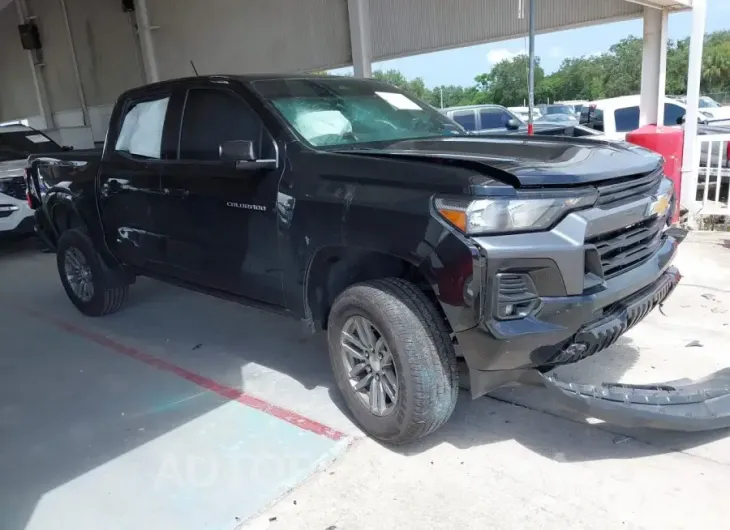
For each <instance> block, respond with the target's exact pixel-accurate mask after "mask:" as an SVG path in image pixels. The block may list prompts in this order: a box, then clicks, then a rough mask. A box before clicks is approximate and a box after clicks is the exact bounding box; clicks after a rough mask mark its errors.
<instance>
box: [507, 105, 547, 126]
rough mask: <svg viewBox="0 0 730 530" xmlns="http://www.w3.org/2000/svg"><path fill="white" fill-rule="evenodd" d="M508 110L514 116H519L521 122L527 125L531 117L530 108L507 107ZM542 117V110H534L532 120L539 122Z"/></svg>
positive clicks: (535, 108) (534, 108)
mask: <svg viewBox="0 0 730 530" xmlns="http://www.w3.org/2000/svg"><path fill="white" fill-rule="evenodd" d="M507 110H508V111H510V112H511V113H512V114H514V115H515V116H517V117H518V118H519V119H520V120H521V121H523V122H524V123H527V121H528V120H529V117H530V108H529V107H507ZM541 116H542V114H541V113H540V109H538V108H537V107H533V108H532V119H533V120H537V119H539V118H540V117H541Z"/></svg>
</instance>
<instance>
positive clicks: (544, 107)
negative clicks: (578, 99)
mask: <svg viewBox="0 0 730 530" xmlns="http://www.w3.org/2000/svg"><path fill="white" fill-rule="evenodd" d="M537 108H538V109H540V113H541V114H542V115H543V116H548V115H552V114H569V115H571V116H575V107H573V105H566V104H565V103H553V104H551V105H548V104H545V103H540V104H539V105H538V106H537Z"/></svg>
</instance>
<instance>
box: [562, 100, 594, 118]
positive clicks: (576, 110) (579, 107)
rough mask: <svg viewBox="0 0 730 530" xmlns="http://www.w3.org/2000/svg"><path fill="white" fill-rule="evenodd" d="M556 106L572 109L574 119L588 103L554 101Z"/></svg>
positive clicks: (583, 101) (582, 101)
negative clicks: (566, 106)
mask: <svg viewBox="0 0 730 530" xmlns="http://www.w3.org/2000/svg"><path fill="white" fill-rule="evenodd" d="M555 103H556V104H558V105H568V106H570V107H572V108H573V114H574V115H575V117H576V118H578V117H579V116H580V112H581V111H582V110H583V106H584V105H587V104H588V101H586V100H584V99H572V100H569V101H556V102H555Z"/></svg>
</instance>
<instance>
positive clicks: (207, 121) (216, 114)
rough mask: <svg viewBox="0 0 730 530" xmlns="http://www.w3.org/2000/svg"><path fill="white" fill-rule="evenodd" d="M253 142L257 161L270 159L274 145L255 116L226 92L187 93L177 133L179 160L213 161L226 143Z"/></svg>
mask: <svg viewBox="0 0 730 530" xmlns="http://www.w3.org/2000/svg"><path fill="white" fill-rule="evenodd" d="M235 140H247V141H250V142H253V146H254V153H255V155H256V157H257V158H260V159H265V158H268V159H271V158H274V157H275V155H274V144H273V140H272V139H271V137H270V136H269V134H268V132H267V131H266V128H265V127H264V125H263V123H262V122H261V119H260V118H259V117H258V115H257V114H256V113H255V112H254V111H253V110H251V109H250V108H249V106H248V105H247V104H246V102H245V101H244V100H243V99H241V98H240V97H238V96H237V95H235V94H234V93H232V92H229V91H227V90H221V89H215V88H194V89H191V90H189V91H188V94H187V98H186V100H185V108H184V111H183V119H182V127H181V129H180V149H179V154H178V158H179V159H180V160H193V161H205V162H210V161H217V160H219V159H220V153H219V147H220V146H221V145H222V144H223V143H225V142H228V141H235Z"/></svg>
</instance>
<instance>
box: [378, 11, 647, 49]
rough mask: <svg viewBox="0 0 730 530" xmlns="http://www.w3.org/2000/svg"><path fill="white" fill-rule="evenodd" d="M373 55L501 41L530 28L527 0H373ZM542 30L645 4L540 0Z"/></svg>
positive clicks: (598, 19) (623, 14)
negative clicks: (522, 0) (528, 26)
mask: <svg viewBox="0 0 730 530" xmlns="http://www.w3.org/2000/svg"><path fill="white" fill-rule="evenodd" d="M370 2H371V4H370V17H371V28H372V43H373V59H375V60H382V59H391V58H395V57H402V56H405V55H412V54H417V53H425V52H430V51H435V50H441V49H447V48H456V47H460V46H469V45H472V44H480V43H485V42H494V41H501V40H506V39H510V38H515V37H520V36H524V35H526V34H527V16H526V11H525V10H526V9H527V7H526V6H527V4H528V2H527V0H524V2H521V1H520V0H370ZM536 6H537V13H536V16H537V20H536V25H537V31H538V32H539V33H547V32H550V31H559V30H564V29H568V28H574V27H580V26H587V25H591V24H599V23H606V22H611V21H617V20H626V19H630V18H637V17H639V16H641V14H642V12H643V7H642V6H641V5H639V4H636V3H632V2H627V1H626V0H539V1H538V2H536Z"/></svg>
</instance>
